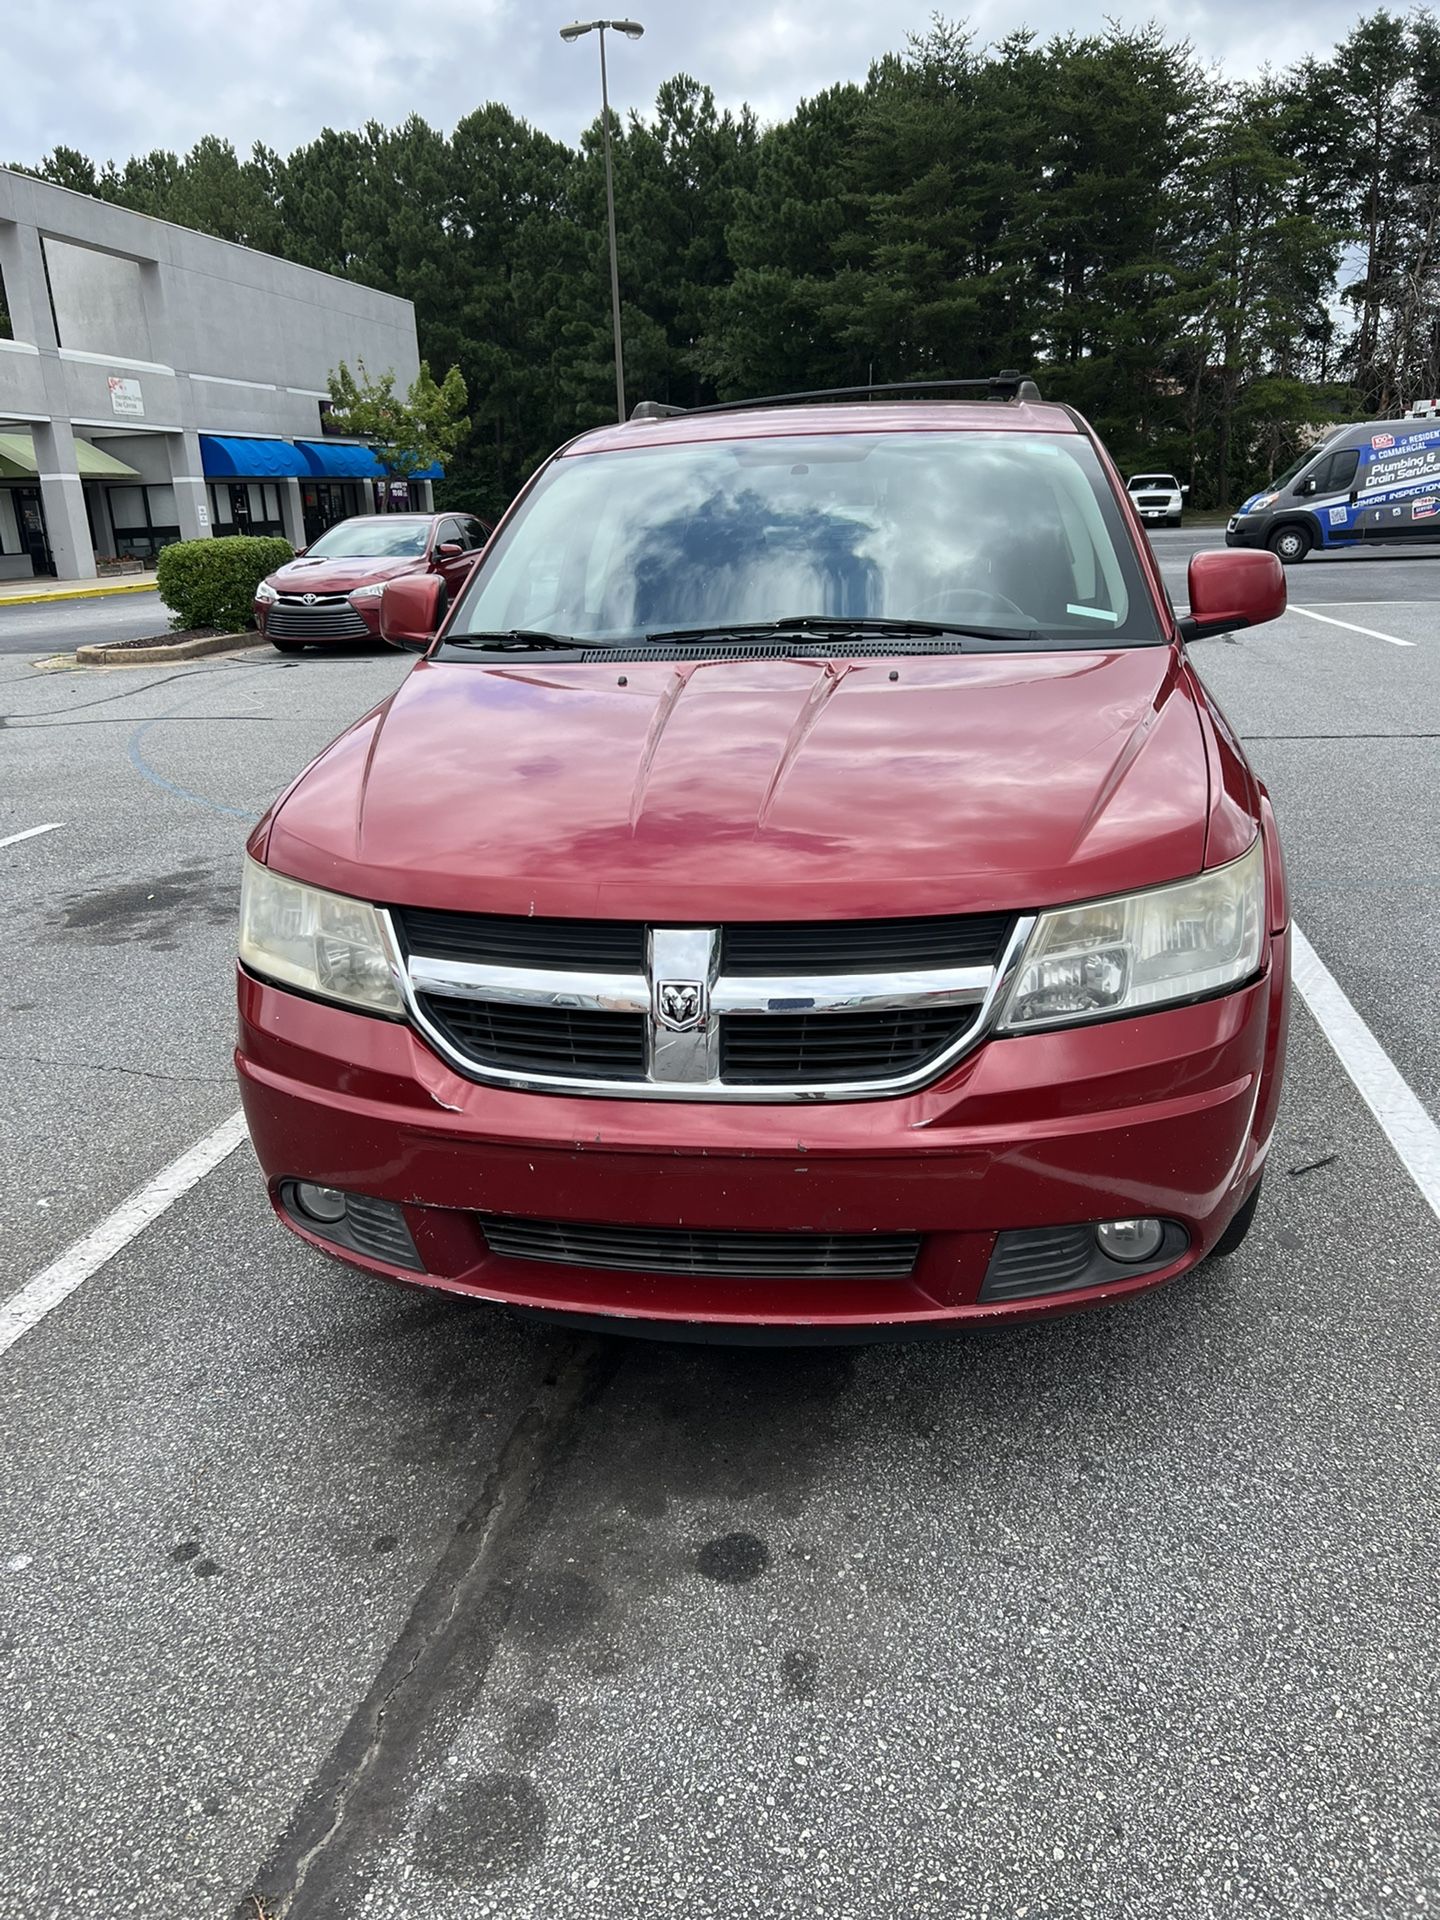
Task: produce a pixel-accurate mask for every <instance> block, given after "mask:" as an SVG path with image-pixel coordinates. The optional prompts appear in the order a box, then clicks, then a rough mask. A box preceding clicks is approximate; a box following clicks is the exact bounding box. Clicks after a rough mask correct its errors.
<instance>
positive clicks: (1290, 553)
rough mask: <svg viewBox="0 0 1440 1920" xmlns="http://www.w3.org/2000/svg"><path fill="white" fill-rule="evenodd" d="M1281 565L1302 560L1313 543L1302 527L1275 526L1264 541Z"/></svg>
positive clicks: (1287, 565)
mask: <svg viewBox="0 0 1440 1920" xmlns="http://www.w3.org/2000/svg"><path fill="white" fill-rule="evenodd" d="M1265 544H1266V546H1267V547H1269V549H1270V551H1271V553H1273V554H1274V555H1275V557H1276V559H1277V560H1278V561H1279V562H1280V564H1281V565H1282V566H1285V567H1293V566H1294V565H1295V564H1296V562H1297V561H1300V560H1303V559H1304V558H1305V556H1306V554H1307V553H1308V552H1309V551H1310V548H1311V547H1312V545H1313V544H1314V542H1313V541H1312V540H1311V538H1310V535H1309V533H1308V532H1307V530H1306V529H1305V528H1304V527H1297V526H1288V527H1277V528H1276V530H1275V532H1274V533H1272V534H1271V536H1270V538H1269V539H1268V540H1267V541H1266V542H1265Z"/></svg>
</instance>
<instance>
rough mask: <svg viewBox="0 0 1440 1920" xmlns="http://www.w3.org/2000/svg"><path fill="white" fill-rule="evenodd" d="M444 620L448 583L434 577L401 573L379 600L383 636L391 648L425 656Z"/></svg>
mask: <svg viewBox="0 0 1440 1920" xmlns="http://www.w3.org/2000/svg"><path fill="white" fill-rule="evenodd" d="M444 617H445V582H444V581H443V580H442V579H441V578H440V577H439V575H438V574H434V573H402V574H401V575H400V577H399V579H398V580H387V581H386V582H385V591H384V593H382V594H381V596H380V636H381V638H382V639H384V640H388V641H389V642H390V645H391V646H392V647H404V648H406V649H407V650H408V651H409V652H410V653H424V651H425V650H426V648H427V647H428V646H429V645H430V642H431V641H432V640H433V639H434V638H435V630H436V628H437V627H438V626H439V625H440V622H441V621H442V620H443V619H444Z"/></svg>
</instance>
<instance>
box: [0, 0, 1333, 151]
mask: <svg viewBox="0 0 1440 1920" xmlns="http://www.w3.org/2000/svg"><path fill="white" fill-rule="evenodd" d="M1092 7H1093V11H1092V12H1087V13H1086V14H1084V15H1079V16H1077V14H1076V12H1075V8H1074V5H1073V0H1035V3H1034V4H1023V3H1022V0H978V3H977V4H976V5H975V6H974V7H973V9H972V20H973V24H974V26H975V29H976V31H977V34H978V36H979V37H980V38H981V39H993V38H997V37H998V36H999V35H1001V34H1002V33H1005V32H1007V31H1009V30H1011V29H1012V28H1014V27H1017V26H1020V25H1029V26H1031V27H1033V28H1034V29H1036V30H1037V31H1038V32H1039V33H1040V34H1041V35H1042V36H1044V35H1048V34H1050V33H1055V32H1070V31H1086V30H1089V31H1096V32H1098V31H1102V30H1103V28H1104V24H1105V19H1106V17H1107V16H1114V17H1119V18H1122V19H1127V20H1133V21H1135V22H1137V23H1138V22H1140V21H1143V20H1145V19H1149V18H1152V17H1153V18H1156V19H1158V20H1159V21H1160V23H1161V24H1162V25H1163V26H1165V27H1166V28H1167V29H1168V30H1169V31H1171V32H1172V33H1174V34H1175V35H1177V36H1181V35H1185V36H1188V37H1189V38H1190V39H1192V40H1193V41H1194V43H1195V46H1196V48H1197V51H1198V52H1199V53H1200V54H1201V55H1202V56H1205V57H1207V58H1211V57H1213V58H1218V59H1221V60H1223V61H1224V62H1225V64H1226V65H1227V67H1229V68H1230V69H1231V70H1232V71H1236V72H1253V71H1255V70H1256V69H1257V68H1258V67H1259V66H1261V65H1262V64H1264V62H1265V61H1267V60H1269V61H1271V62H1273V63H1278V64H1283V63H1284V62H1286V61H1287V60H1289V59H1293V58H1296V57H1298V56H1299V55H1300V54H1302V53H1304V52H1311V51H1321V50H1323V49H1324V47H1325V46H1326V45H1328V44H1329V42H1330V41H1331V40H1333V39H1334V38H1336V37H1338V36H1340V35H1342V34H1344V33H1345V32H1346V31H1347V29H1348V28H1349V26H1350V25H1351V24H1352V22H1353V19H1354V12H1353V9H1352V8H1351V7H1350V6H1349V5H1348V4H1346V0H1318V4H1316V5H1315V6H1314V7H1312V8H1311V9H1310V10H1309V11H1308V12H1307V13H1305V14H1304V15H1298V14H1297V15H1295V16H1294V20H1293V26H1292V25H1290V24H1289V23H1288V19H1287V15H1286V13H1285V10H1284V9H1282V10H1281V12H1280V13H1279V14H1278V15H1276V14H1274V10H1273V9H1272V10H1271V13H1270V14H1268V15H1267V16H1266V18H1265V22H1264V31H1263V32H1261V31H1260V29H1259V27H1258V26H1257V20H1256V15H1255V11H1254V8H1253V7H1252V6H1250V5H1249V4H1247V0H1209V3H1208V4H1207V0H1159V3H1158V4H1155V5H1153V6H1152V5H1142V6H1138V7H1134V8H1128V7H1125V6H1123V5H1117V4H1115V0H1092ZM635 11H636V14H637V17H638V18H640V19H641V20H642V21H643V22H644V23H645V27H646V35H645V38H644V40H642V41H640V42H639V43H631V42H628V41H612V43H611V59H610V80H611V99H612V102H613V104H614V105H615V106H617V107H618V108H620V109H621V110H622V111H625V110H628V109H630V108H640V109H645V108H648V106H649V105H650V104H651V102H652V101H653V100H654V97H655V90H656V88H657V87H658V86H659V84H660V82H661V81H662V80H664V79H666V78H668V77H669V75H671V74H673V73H676V72H679V71H682V70H683V71H685V72H689V73H692V74H694V75H695V76H696V78H697V79H700V80H702V81H706V82H708V83H709V84H710V85H711V86H712V87H713V88H714V89H715V92H716V94H717V95H718V97H719V98H720V100H721V101H722V103H723V104H725V105H728V106H739V105H740V104H741V103H742V102H744V101H749V103H750V104H751V105H752V106H754V107H755V108H756V110H757V111H758V112H759V113H760V115H761V117H762V118H771V119H773V118H776V117H779V116H781V115H783V114H785V113H787V112H789V110H790V109H791V108H792V107H793V105H794V103H795V101H796V100H797V99H799V98H800V97H801V96H802V95H805V94H813V93H817V92H819V91H820V90H821V89H822V88H824V87H827V86H830V85H832V84H833V83H835V82H836V81H842V80H851V79H853V80H861V79H863V78H864V76H865V73H866V70H867V68H868V67H869V64H870V62H871V61H872V60H873V59H875V58H877V57H878V56H879V55H880V54H882V53H884V52H886V51H888V50H890V49H893V48H898V47H900V46H902V45H903V44H904V41H905V37H906V34H907V32H910V31H916V30H922V29H923V28H924V27H925V25H926V23H927V21H928V20H929V18H930V15H931V13H932V11H933V0H827V4H826V5H824V6H823V7H821V6H820V5H818V4H816V3H815V0H803V3H802V0H729V4H728V6H727V7H726V8H725V10H724V12H723V14H722V13H721V12H720V10H718V9H713V8H710V7H706V6H703V5H701V4H700V3H699V0H635ZM956 11H957V12H958V11H959V8H958V7H957V8H956ZM574 17H575V15H574V13H573V11H572V9H571V0H427V4H426V5H425V6H424V7H423V8H421V7H419V6H416V5H414V4H410V5H407V4H405V0H398V3H397V0H250V4H249V5H247V6H244V7H237V6H235V5H234V3H233V0H144V4H143V5H136V4H135V0H68V4H67V6H66V8H65V33H64V41H63V46H62V45H59V44H57V40H56V33H55V15H54V12H53V9H52V8H49V7H43V6H34V5H32V6H30V7H28V8H17V9H16V10H15V13H14V16H13V17H11V18H8V19H7V21H6V25H5V40H6V49H5V52H6V68H7V79H8V85H7V88H6V115H5V120H6V126H5V133H4V140H5V145H6V151H5V153H4V154H3V155H0V158H3V159H12V160H21V161H25V162H30V163H33V162H34V161H36V160H38V159H39V158H40V156H41V155H42V154H43V153H46V152H48V151H49V150H50V149H51V148H53V147H54V146H56V145H57V144H62V143H63V144H64V145H67V146H72V147H78V148H79V149H80V150H81V151H82V152H84V153H87V154H89V155H90V156H91V157H92V158H93V159H96V160H103V159H110V158H114V159H120V160H123V159H125V158H127V157H128V156H129V155H130V154H132V153H142V152H147V151H149V150H150V149H151V148H152V147H157V146H158V147H170V148H175V149H179V150H182V151H183V150H184V149H185V148H187V147H189V146H191V145H193V143H194V142H195V141H196V140H197V139H199V138H200V136H201V135H202V134H205V133H217V134H220V135H222V136H224V137H226V138H228V139H230V140H232V141H233V142H234V143H235V145H236V146H237V147H238V148H239V149H241V151H242V152H243V151H247V150H248V149H249V147H250V146H251V144H252V143H253V142H254V141H256V140H261V141H264V142H265V144H266V145H268V146H272V147H276V148H278V149H279V150H280V151H281V152H288V151H289V150H290V149H291V148H292V147H295V146H297V145H299V144H301V143H302V142H304V141H306V140H309V139H312V138H313V137H314V136H315V135H316V134H317V133H319V131H320V130H321V128H322V127H325V126H333V127H358V126H360V125H361V124H363V122H364V121H366V120H369V119H375V120H380V121H382V122H384V123H386V124H393V123H395V122H396V121H399V120H403V119H404V118H405V117H406V116H407V115H408V114H410V113H412V112H413V113H419V114H421V115H422V116H423V117H424V118H425V119H427V120H429V121H430V122H431V123H432V124H435V125H438V126H441V127H444V128H447V129H448V128H449V127H451V126H453V125H454V123H455V121H456V120H457V119H459V118H460V117H461V116H462V115H463V114H465V113H467V112H469V111H471V110H472V109H473V108H475V107H477V106H479V105H481V104H482V103H483V102H484V101H486V100H491V99H495V100H502V101H504V102H505V103H506V104H508V105H509V106H510V107H512V108H513V109H514V110H515V111H516V112H517V113H520V114H522V115H523V116H524V117H525V118H527V119H529V120H532V121H534V122H535V123H537V124H538V125H540V126H542V127H544V128H545V129H546V130H547V131H548V132H550V133H552V134H555V135H556V136H558V137H559V138H562V139H566V140H570V141H573V140H575V139H576V138H577V136H578V134H579V132H580V130H581V129H582V128H583V127H584V126H585V125H587V124H588V123H589V122H590V121H591V120H592V119H593V118H594V117H595V115H596V113H597V111H598V107H599V91H600V88H599V74H598V71H597V61H596V54H595V50H594V49H595V42H594V40H593V38H592V39H586V40H582V41H580V42H579V43H578V44H576V45H574V46H566V45H563V44H562V43H561V41H560V39H559V37H558V29H559V27H560V26H562V25H563V24H564V23H565V22H566V21H568V20H570V19H573V18H574Z"/></svg>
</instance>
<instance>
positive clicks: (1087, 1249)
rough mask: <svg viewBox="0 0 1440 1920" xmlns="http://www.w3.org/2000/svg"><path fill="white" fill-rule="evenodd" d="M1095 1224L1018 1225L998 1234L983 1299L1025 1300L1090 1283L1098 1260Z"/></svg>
mask: <svg viewBox="0 0 1440 1920" xmlns="http://www.w3.org/2000/svg"><path fill="white" fill-rule="evenodd" d="M1095 1258H1096V1250H1095V1229H1094V1228H1093V1227H1015V1228H1011V1229H1010V1230H1009V1231H1008V1232H1006V1233H1002V1234H998V1235H997V1236H996V1239H995V1251H994V1252H993V1253H992V1254H991V1256H990V1266H989V1269H988V1271H987V1272H986V1275H985V1283H984V1285H983V1286H982V1288H981V1289H980V1298H981V1299H982V1300H1024V1299H1028V1298H1029V1296H1030V1295H1031V1294H1038V1293H1063V1292H1064V1291H1065V1289H1066V1288H1067V1287H1075V1286H1083V1285H1086V1284H1088V1283H1089V1279H1090V1269H1091V1267H1092V1265H1093V1264H1094V1262H1095Z"/></svg>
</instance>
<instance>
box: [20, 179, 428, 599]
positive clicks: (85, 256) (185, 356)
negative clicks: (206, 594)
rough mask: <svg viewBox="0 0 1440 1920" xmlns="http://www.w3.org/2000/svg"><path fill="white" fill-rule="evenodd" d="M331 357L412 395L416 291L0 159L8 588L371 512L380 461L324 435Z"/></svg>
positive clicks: (306, 535) (297, 534)
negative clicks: (318, 264) (175, 221)
mask: <svg viewBox="0 0 1440 1920" xmlns="http://www.w3.org/2000/svg"><path fill="white" fill-rule="evenodd" d="M341 360H345V361H347V362H348V363H349V364H350V365H351V367H353V366H354V365H355V363H356V361H357V360H363V361H364V362H365V365H366V367H367V369H368V370H369V371H370V372H371V373H372V374H379V373H384V372H386V371H389V370H391V369H393V370H394V373H395V377H396V383H397V385H398V386H399V387H400V388H401V389H402V390H403V389H404V388H406V387H408V386H409V384H410V382H411V381H412V380H413V379H414V378H415V375H416V373H417V371H418V368H419V354H418V348H417V345H416V338H415V310H414V308H413V307H412V306H411V304H410V302H409V301H408V300H399V299H396V298H395V297H394V296H393V295H391V294H388V293H377V292H375V291H374V289H372V288H370V287H362V286H359V285H357V284H356V283H355V282H354V281H352V280H341V279H338V278H336V277H335V276H334V275H333V274H327V273H316V272H314V271H312V269H310V268H309V267H299V266H295V265H293V264H292V263H291V262H290V261H288V260H277V259H274V258H273V257H272V256H271V255H269V254H264V253H257V252H255V251H253V249H251V248H249V247H240V246H235V245H232V244H231V243H230V242H229V241H227V240H216V239H212V238H211V237H210V236H209V235H208V234H202V233H192V232H190V231H189V229H188V228H185V227H176V226H172V225H170V224H169V223H168V222H166V221H163V220H152V219H150V218H148V217H147V216H146V215H144V214H139V213H132V212H130V211H129V210H128V209H126V208H123V207H114V206H110V205H108V204H107V203H106V202H104V201H101V200H92V199H89V198H87V197H86V196H85V195H84V194H78V193H71V192H69V191H68V190H67V189H66V188H63V187H55V186H51V185H50V184H49V183H48V182H46V181H42V180H32V179H31V178H30V177H29V176H28V175H26V174H18V173H11V172H9V171H6V170H4V169H0V579H14V578H16V577H17V576H25V575H28V574H30V573H37V574H54V575H58V576H59V577H60V578H61V579H76V580H81V579H87V578H90V577H93V576H94V575H95V574H96V573H97V572H99V571H103V570H105V569H106V567H107V566H109V565H112V564H114V563H115V562H116V561H117V560H122V561H123V560H126V559H130V560H134V559H140V560H144V561H150V560H153V558H154V556H155V554H156V553H158V552H159V550H160V548H161V547H162V546H164V545H165V544H166V543H167V542H168V541H171V540H193V539H199V538H203V537H205V536H207V535H210V534H225V533H236V532H242V533H278V534H283V535H284V536H285V537H286V538H287V539H289V540H290V541H291V542H292V543H293V544H294V545H295V546H297V547H298V546H304V545H306V544H307V543H308V541H310V540H312V539H314V538H315V536H316V534H317V533H319V532H321V531H322V530H323V529H324V528H325V527H327V526H329V525H330V524H331V523H332V522H333V521H335V520H337V519H341V518H343V517H344V516H345V515H346V514H347V513H360V512H367V511H370V510H371V509H372V508H373V505H374V504H375V498H376V493H375V482H376V481H378V480H380V479H382V477H383V469H382V468H381V466H380V464H379V462H378V461H377V460H376V458H375V456H374V454H373V453H372V452H371V451H370V449H369V448H368V447H366V446H364V445H362V444H360V443H358V442H356V441H353V440H352V441H347V440H345V439H343V438H340V437H337V436H335V435H332V434H329V433H327V432H326V421H325V414H326V412H327V410H328V406H329V396H328V392H327V387H326V381H327V377H328V375H329V374H330V373H331V371H332V370H333V369H334V368H335V367H336V366H338V365H339V363H340V361H341ZM429 477H430V478H433V477H434V474H433V471H432V473H431V475H430V476H429ZM410 497H411V502H412V504H417V505H424V506H428V505H429V504H430V503H431V502H430V487H429V478H421V479H419V480H417V481H415V482H413V483H412V485H411V490H410Z"/></svg>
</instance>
